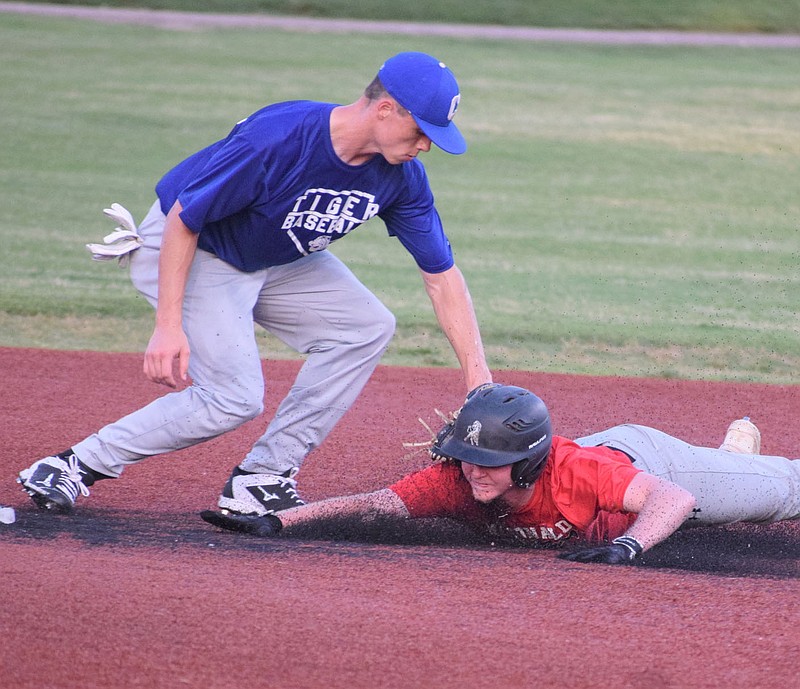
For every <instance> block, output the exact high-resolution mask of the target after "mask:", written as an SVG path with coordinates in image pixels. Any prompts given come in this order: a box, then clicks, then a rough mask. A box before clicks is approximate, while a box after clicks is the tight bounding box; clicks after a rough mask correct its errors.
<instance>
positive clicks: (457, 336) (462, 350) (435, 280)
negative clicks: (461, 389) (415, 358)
mask: <svg viewBox="0 0 800 689" xmlns="http://www.w3.org/2000/svg"><path fill="white" fill-rule="evenodd" d="M422 276H423V280H424V282H425V289H426V291H427V292H428V296H429V297H430V300H431V303H432V304H433V310H434V312H435V314H436V318H437V320H438V321H439V326H440V327H441V329H442V332H444V334H445V336H446V337H447V339H448V340H449V341H450V345H451V346H452V347H453V351H454V352H455V354H456V357H457V358H458V362H459V364H460V366H461V370H462V371H463V373H464V379H465V382H466V386H467V390H472V389H474V388H476V387H478V386H479V385H481V384H483V383H489V382H491V380H492V374H491V372H490V371H489V367H488V365H487V364H486V356H485V353H484V350H483V341H482V339H481V333H480V329H479V327H478V319H477V318H476V317H475V310H474V308H473V305H472V298H471V297H470V294H469V290H468V289H467V284H466V281H465V280H464V276H463V275H462V274H461V271H460V270H459V269H458V267H457V266H453V267H452V268H450V269H449V270H446V271H444V272H443V273H425V272H423V273H422Z"/></svg>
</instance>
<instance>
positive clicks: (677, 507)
mask: <svg viewBox="0 0 800 689" xmlns="http://www.w3.org/2000/svg"><path fill="white" fill-rule="evenodd" d="M645 476H647V475H646V474H640V477H645ZM637 478H639V477H637ZM647 479H648V485H646V486H644V487H642V486H638V487H637V486H634V484H631V485H632V486H633V487H634V490H633V491H632V490H631V489H629V490H628V492H627V493H626V502H625V509H626V510H628V511H634V512H638V515H637V517H636V521H635V522H634V523H633V525H632V526H631V527H630V528H629V529H628V530H627V531H626V532H625V535H626V536H630V537H632V538H635V539H636V540H637V541H638V542H639V543H641V545H642V548H643V549H644V550H648V549H649V548H652V547H653V546H654V545H656V544H657V543H660V542H661V541H663V540H664V539H666V538H668V537H669V536H671V535H672V534H673V533H675V531H677V530H678V529H679V528H680V527H681V525H682V524H683V522H684V521H685V520H686V517H687V516H688V515H689V514H691V512H692V510H693V509H694V507H695V505H696V501H695V499H694V496H693V495H692V494H691V493H690V492H689V491H687V490H685V489H684V488H681V487H680V486H678V485H676V484H674V483H671V482H669V481H663V480H661V479H655V477H652V476H647ZM649 479H655V481H650V480H649ZM635 480H636V479H634V481H635ZM637 488H638V492H640V493H641V492H644V495H639V494H637V490H636V489H637ZM629 493H631V495H629ZM634 507H635V508H636V509H631V508H634Z"/></svg>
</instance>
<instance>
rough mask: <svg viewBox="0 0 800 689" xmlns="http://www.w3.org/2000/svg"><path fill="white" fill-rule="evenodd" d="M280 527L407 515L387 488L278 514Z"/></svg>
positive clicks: (398, 500) (401, 504)
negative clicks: (356, 518)
mask: <svg viewBox="0 0 800 689" xmlns="http://www.w3.org/2000/svg"><path fill="white" fill-rule="evenodd" d="M277 516H278V518H279V519H280V520H281V523H282V524H283V526H284V528H288V527H291V526H296V525H300V524H307V523H309V522H312V521H316V520H324V519H341V518H344V517H361V518H370V517H398V518H405V517H408V510H407V509H406V506H405V504H403V501H402V500H401V499H400V498H399V497H398V496H397V494H396V493H394V492H392V491H391V490H389V489H388V488H384V489H383V490H378V491H375V492H372V493H358V494H357V495H343V496H339V497H335V498H328V499H327V500H320V501H319V502H310V503H308V504H306V505H302V506H300V507H293V508H292V509H289V510H284V511H282V512H279V513H278V515H277Z"/></svg>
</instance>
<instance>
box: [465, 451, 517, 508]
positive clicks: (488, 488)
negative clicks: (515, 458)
mask: <svg viewBox="0 0 800 689" xmlns="http://www.w3.org/2000/svg"><path fill="white" fill-rule="evenodd" d="M511 467H512V465H511V464H506V465H505V466H502V467H479V466H477V465H476V464H470V463H469V462H463V461H462V462H461V472H462V473H463V474H464V478H465V479H467V481H468V482H469V485H470V487H471V488H472V497H474V498H475V499H476V500H477V501H478V502H483V503H487V502H491V501H492V500H496V499H497V498H499V497H501V496H503V495H505V494H506V493H507V492H508V491H509V489H511V488H512V487H513V486H514V484H513V483H512V481H511Z"/></svg>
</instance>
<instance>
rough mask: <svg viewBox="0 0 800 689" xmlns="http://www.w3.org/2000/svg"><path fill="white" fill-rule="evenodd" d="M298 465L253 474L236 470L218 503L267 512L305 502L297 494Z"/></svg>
mask: <svg viewBox="0 0 800 689" xmlns="http://www.w3.org/2000/svg"><path fill="white" fill-rule="evenodd" d="M297 471H298V470H297V469H296V468H294V469H289V471H287V472H286V473H284V474H251V473H250V472H248V471H242V470H241V469H240V468H239V467H236V468H235V469H234V470H233V473H232V474H231V476H230V478H229V479H228V481H227V483H226V484H225V487H224V488H223V489H222V495H220V497H219V501H218V502H217V505H218V506H219V508H220V509H221V510H223V511H224V512H229V513H234V514H253V515H257V516H260V515H264V514H273V513H275V512H280V511H281V510H288V509H289V508H291V507H299V506H300V505H305V502H303V500H302V499H301V498H300V496H299V495H298V494H297V481H296V480H295V478H294V477H295V476H296V475H297Z"/></svg>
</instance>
